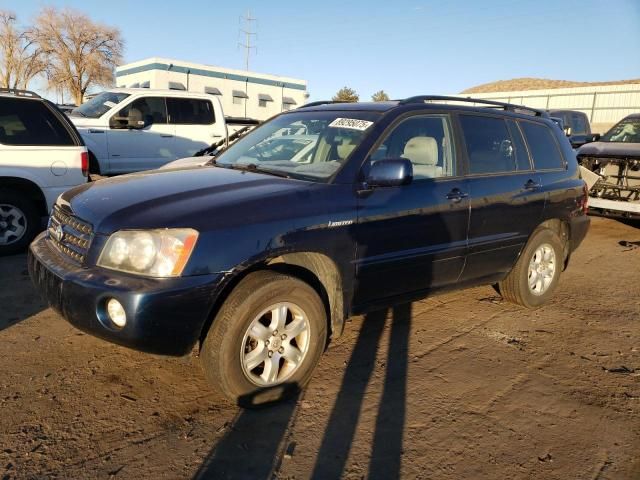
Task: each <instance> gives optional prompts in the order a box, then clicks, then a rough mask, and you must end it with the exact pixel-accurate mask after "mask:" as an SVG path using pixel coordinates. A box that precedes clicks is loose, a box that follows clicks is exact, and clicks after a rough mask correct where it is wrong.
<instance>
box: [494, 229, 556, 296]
mask: <svg viewBox="0 0 640 480" xmlns="http://www.w3.org/2000/svg"><path fill="white" fill-rule="evenodd" d="M563 252H564V248H563V246H562V241H561V240H560V238H559V237H558V235H557V234H556V233H555V232H554V231H553V230H549V229H547V228H542V229H539V230H536V231H535V232H534V233H533V235H532V236H531V238H530V239H529V242H528V243H527V245H526V247H525V248H524V250H523V252H522V254H521V255H520V258H519V259H518V261H517V262H516V265H515V267H514V268H513V270H511V272H509V275H507V277H506V278H505V279H504V280H503V281H501V282H500V283H499V284H498V286H499V289H500V293H501V294H502V296H503V297H504V298H505V299H506V300H508V301H510V302H513V303H517V304H518V305H522V306H523V307H527V308H537V307H539V306H541V305H543V304H544V303H546V302H547V301H548V300H549V299H550V298H551V296H552V295H553V292H554V291H555V289H556V287H557V285H558V280H559V278H560V272H561V271H562V265H563V261H564V254H563Z"/></svg>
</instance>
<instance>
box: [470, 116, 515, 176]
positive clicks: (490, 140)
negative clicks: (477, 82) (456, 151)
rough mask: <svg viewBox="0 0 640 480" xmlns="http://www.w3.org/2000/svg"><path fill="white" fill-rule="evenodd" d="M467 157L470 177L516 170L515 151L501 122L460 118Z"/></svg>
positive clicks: (480, 118)
mask: <svg viewBox="0 0 640 480" xmlns="http://www.w3.org/2000/svg"><path fill="white" fill-rule="evenodd" d="M460 123H461V124H462V132H463V134H464V141H465V144H466V146H467V154H468V156H469V173H470V174H472V175H477V174H486V173H505V172H513V171H515V170H516V147H515V146H514V144H513V141H512V140H511V135H510V134H509V130H508V128H507V123H506V122H505V121H504V119H502V118H495V117H485V116H475V115H460Z"/></svg>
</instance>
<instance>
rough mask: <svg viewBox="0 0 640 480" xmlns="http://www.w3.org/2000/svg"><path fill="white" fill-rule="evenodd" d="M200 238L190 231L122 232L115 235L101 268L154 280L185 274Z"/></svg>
mask: <svg viewBox="0 0 640 480" xmlns="http://www.w3.org/2000/svg"><path fill="white" fill-rule="evenodd" d="M197 239H198V232H196V231H195V230H192V229H190V228H172V229H166V230H121V231H119V232H116V233H114V234H112V235H111V236H110V237H109V240H107V244H106V245H105V246H104V248H103V249H102V252H101V253H100V258H99V259H98V266H100V267H104V268H110V269H112V270H120V271H121V272H129V273H137V274H140V275H148V276H150V277H177V276H180V274H182V270H183V269H184V267H185V265H186V264H187V261H188V260H189V257H190V256H191V252H192V251H193V248H194V247H195V244H196V240H197Z"/></svg>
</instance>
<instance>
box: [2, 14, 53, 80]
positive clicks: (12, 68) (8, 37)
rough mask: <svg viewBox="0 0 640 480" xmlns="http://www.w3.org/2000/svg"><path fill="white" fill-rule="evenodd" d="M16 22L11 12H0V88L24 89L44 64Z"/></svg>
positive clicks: (43, 67) (38, 50)
mask: <svg viewBox="0 0 640 480" xmlns="http://www.w3.org/2000/svg"><path fill="white" fill-rule="evenodd" d="M16 21H17V20H16V16H15V14H14V13H13V12H10V11H7V10H0V87H3V88H19V89H26V88H27V87H28V86H29V82H30V81H31V79H33V77H35V76H36V75H38V74H40V73H42V72H43V71H44V70H45V67H46V64H45V62H44V57H43V55H42V51H41V50H40V49H38V48H36V47H35V45H34V44H33V42H32V41H31V40H30V39H29V36H28V34H27V32H25V31H24V30H22V29H21V28H20V27H18V26H17V25H16Z"/></svg>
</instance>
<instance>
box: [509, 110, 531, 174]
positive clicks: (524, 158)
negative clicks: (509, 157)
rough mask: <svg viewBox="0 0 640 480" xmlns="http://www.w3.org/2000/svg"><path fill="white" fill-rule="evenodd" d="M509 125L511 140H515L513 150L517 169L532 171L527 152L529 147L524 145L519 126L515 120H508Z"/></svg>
mask: <svg viewBox="0 0 640 480" xmlns="http://www.w3.org/2000/svg"><path fill="white" fill-rule="evenodd" d="M507 124H508V125H509V131H510V132H511V138H512V139H513V148H514V150H515V152H514V153H515V156H516V169H517V170H518V171H526V170H531V162H530V161H529V152H528V151H527V146H526V144H525V143H524V139H523V138H522V133H520V129H519V128H518V124H517V123H516V122H514V121H513V120H508V121H507Z"/></svg>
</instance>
